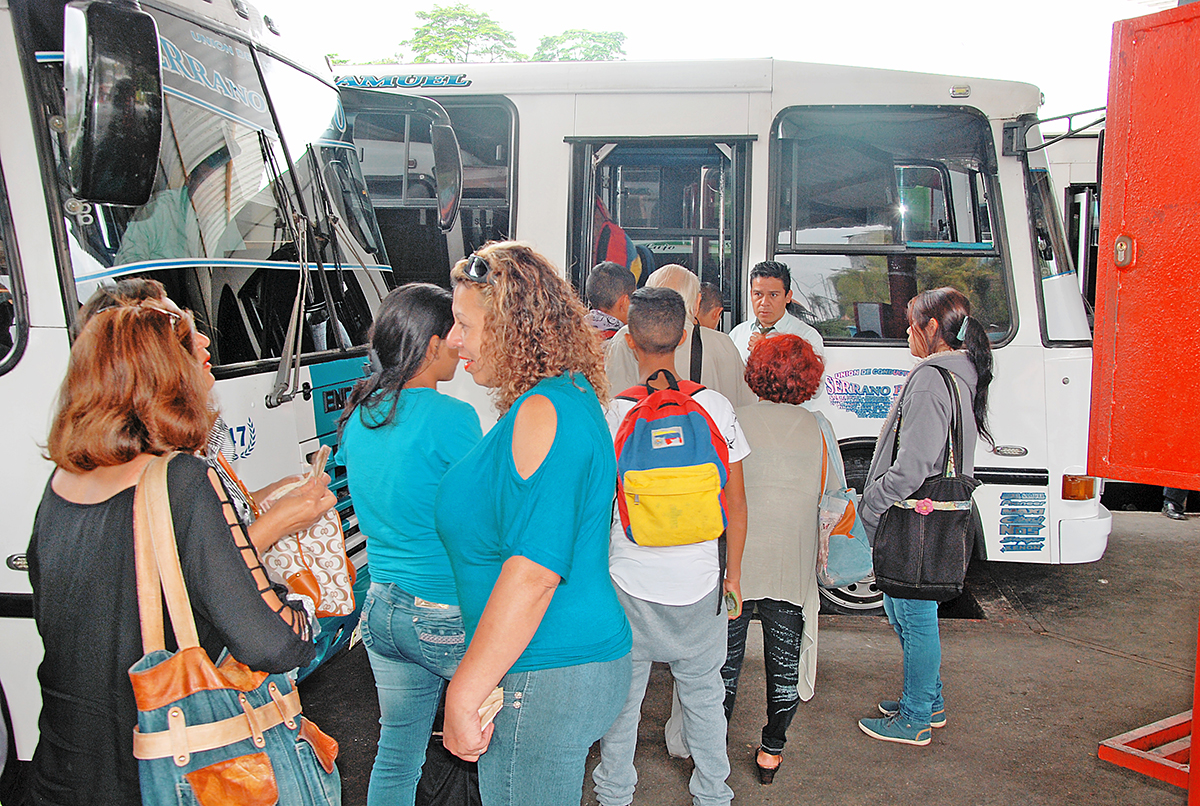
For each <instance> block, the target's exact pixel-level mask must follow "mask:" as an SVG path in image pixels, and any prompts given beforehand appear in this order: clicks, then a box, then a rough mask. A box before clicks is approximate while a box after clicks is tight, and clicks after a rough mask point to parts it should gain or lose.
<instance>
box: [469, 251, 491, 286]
mask: <svg viewBox="0 0 1200 806" xmlns="http://www.w3.org/2000/svg"><path fill="white" fill-rule="evenodd" d="M491 270H492V266H491V264H490V263H488V262H487V260H486V259H485V258H484V257H482V256H481V255H477V254H472V255H471V256H470V257H469V258H467V265H466V266H464V267H463V274H465V275H466V276H467V279H468V280H471V281H472V282H475V283H489V282H491V280H490V279H489V278H488V273H489V272H490V271H491Z"/></svg>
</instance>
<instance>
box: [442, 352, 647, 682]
mask: <svg viewBox="0 0 1200 806" xmlns="http://www.w3.org/2000/svg"><path fill="white" fill-rule="evenodd" d="M530 395H544V396H545V397H546V398H548V399H549V400H550V402H551V403H552V404H554V410H555V412H556V414H557V417H558V426H557V430H556V432H555V435H554V443H553V444H552V445H551V446H550V452H549V453H548V454H547V455H546V458H545V459H544V460H543V461H542V464H541V466H539V467H538V469H537V470H536V471H535V472H534V474H533V475H532V476H530V477H529V478H528V479H522V478H521V476H520V474H518V473H517V469H516V467H515V465H514V464H513V455H512V436H513V423H514V421H515V420H516V415H517V410H518V409H519V408H520V407H521V403H523V402H524V400H525V398H527V397H528V396H530ZM616 479H617V463H616V456H615V454H614V453H613V446H612V438H611V437H610V436H609V435H608V426H607V425H606V424H605V421H604V412H603V411H602V410H601V408H600V402H599V400H597V399H596V393H595V392H594V391H593V390H592V387H591V384H589V383H588V381H587V379H586V378H585V377H584V376H582V375H578V374H575V373H570V374H567V375H560V376H558V377H556V378H545V379H543V380H542V381H540V382H539V383H538V384H537V385H536V386H534V387H533V389H531V390H529V391H528V392H526V393H525V394H524V395H522V396H521V397H519V398H517V400H516V402H515V403H513V406H512V408H511V409H509V411H508V413H507V414H505V415H504V417H502V418H501V419H500V421H499V422H498V423H496V425H495V426H494V427H493V428H492V430H491V431H489V432H488V433H487V435H486V436H485V437H484V438H483V439H482V440H481V441H480V442H479V444H478V445H476V446H475V447H474V449H472V450H471V452H470V453H468V454H467V455H466V456H465V457H463V460H462V461H461V462H459V463H458V464H456V465H455V466H454V467H452V468H450V470H449V471H447V473H446V475H445V477H444V478H443V479H442V486H441V488H440V489H439V490H438V496H437V507H436V510H437V529H438V534H439V535H441V538H442V541H443V543H445V545H446V548H447V550H448V551H449V553H450V565H451V567H452V568H453V569H454V578H455V582H456V584H457V585H458V602H459V606H460V607H461V608H462V616H463V625H464V626H465V627H466V630H467V637H468V638H470V637H471V636H473V635H474V634H475V629H476V627H478V626H479V618H480V616H482V615H483V610H484V607H485V606H486V605H487V602H488V597H489V596H490V595H491V592H492V588H493V587H494V586H495V584H496V580H497V579H498V578H499V576H500V568H501V566H502V565H503V564H504V561H505V560H507V559H508V558H509V557H514V556H521V557H525V558H526V559H528V560H532V561H533V562H535V563H537V564H538V565H541V566H542V567H544V568H547V569H549V570H550V571H553V572H554V573H556V574H558V575H559V576H560V577H562V582H561V583H560V584H559V586H558V589H557V590H556V591H555V592H554V596H553V598H552V599H551V600H550V607H549V609H548V610H547V611H546V615H545V616H544V617H543V618H542V622H541V624H540V625H539V626H538V629H537V632H536V633H535V634H534V636H533V640H532V641H530V642H529V646H528V647H526V649H525V651H524V652H523V653H522V654H521V657H520V658H518V659H517V662H516V663H515V664H513V666H512V669H511V671H513V672H528V671H533V670H536V669H555V668H560V667H563V666H575V665H578V664H581V663H595V662H603V661H610V660H616V659H617V658H620V657H623V656H624V655H625V654H626V653H627V652H629V647H630V632H629V622H628V621H626V619H625V611H624V610H623V609H622V608H621V604H620V602H618V601H617V595H616V593H615V591H614V590H613V584H612V579H611V578H610V577H609V575H608V532H609V526H610V524H611V521H612V502H613V494H614V492H615V490H616Z"/></svg>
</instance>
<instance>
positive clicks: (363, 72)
mask: <svg viewBox="0 0 1200 806" xmlns="http://www.w3.org/2000/svg"><path fill="white" fill-rule="evenodd" d="M336 70H337V73H338V76H339V77H338V83H339V84H341V85H343V86H357V87H377V88H397V89H406V90H409V91H418V92H420V93H422V94H438V95H443V94H460V95H479V94H484V95H487V94H508V95H539V94H611V93H619V94H659V93H662V94H685V93H704V94H711V93H742V94H756V93H761V94H773V95H775V96H777V97H776V100H775V102H774V103H773V105H774V106H776V107H780V106H787V105H792V104H815V105H824V104H871V105H874V104H896V103H904V104H922V105H943V104H949V105H955V106H963V105H966V106H974V107H977V108H979V109H981V110H982V111H984V112H985V113H986V114H987V115H988V116H989V117H992V118H1008V117H1017V116H1019V115H1025V114H1036V112H1037V109H1038V106H1040V104H1041V92H1040V91H1039V90H1038V88H1037V87H1035V86H1033V85H1032V84H1025V83H1022V82H1016V81H1002V80H996V79H982V78H970V77H967V76H953V75H936V74H930V73H913V72H906V71H901V70H885V69H879V68H869V67H848V66H844V65H831V64H812V63H806V62H792V61H783V60H780V59H769V58H765V59H727V60H711V61H611V62H490V63H474V62H472V63H467V64H365V65H339V66H338V67H337V68H336Z"/></svg>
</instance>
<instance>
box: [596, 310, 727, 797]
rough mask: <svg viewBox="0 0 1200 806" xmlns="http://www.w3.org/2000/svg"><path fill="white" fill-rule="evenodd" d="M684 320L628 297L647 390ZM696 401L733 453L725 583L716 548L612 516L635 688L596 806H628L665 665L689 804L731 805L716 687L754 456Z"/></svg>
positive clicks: (705, 399) (621, 406)
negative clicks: (748, 466)
mask: <svg viewBox="0 0 1200 806" xmlns="http://www.w3.org/2000/svg"><path fill="white" fill-rule="evenodd" d="M685 312H686V309H685V306H684V303H683V299H682V298H681V297H680V296H679V294H678V293H676V292H675V291H673V290H670V289H665V288H643V289H641V290H639V291H637V292H635V293H634V294H633V298H632V301H631V304H630V308H629V324H628V327H629V330H628V334H629V335H628V336H618V337H617V338H625V339H627V340H628V342H629V343H630V346H631V347H632V348H633V350H634V355H635V357H636V358H637V364H638V369H639V377H640V379H641V381H642V382H643V383H645V382H646V381H647V379H648V378H650V377H651V376H653V375H657V373H658V370H662V369H665V370H667V371H669V372H671V373H672V374H674V372H675V359H674V354H675V348H676V346H677V345H678V344H679V343H680V342H681V341H682V340H683V339H684V338H685V332H684V327H683V325H684V319H685ZM659 377H660V378H661V376H659ZM652 383H654V382H652ZM655 388H658V384H657V383H655ZM692 399H693V400H695V401H696V403H698V404H699V405H700V406H701V407H702V408H703V409H704V410H705V412H706V413H707V414H708V416H709V417H710V418H711V419H712V421H713V423H714V424H715V425H716V427H717V430H718V431H720V433H721V436H722V437H724V439H725V442H726V444H727V445H728V447H729V471H728V479H727V482H726V484H725V488H724V499H725V510H726V515H727V517H728V523H727V526H726V549H727V551H726V554H727V557H726V564H725V577H724V579H722V578H721V564H720V559H719V555H718V541H716V540H707V541H705V542H702V543H691V544H685V545H675V546H641V545H638V544H636V543H634V542H633V541H632V540H630V538H628V537H627V536H626V535H625V530H624V528H623V527H622V524H621V519H620V517H619V515H618V514H617V512H616V508H614V517H613V525H612V533H611V537H610V540H609V573H610V574H611V575H612V578H613V582H614V584H615V587H616V591H617V598H618V599H620V601H621V605H622V606H623V607H624V608H625V614H626V616H628V617H629V626H630V628H631V629H632V631H633V649H632V655H633V678H632V680H631V683H630V690H629V698H628V700H626V702H625V707H624V709H623V710H622V711H621V714H620V716H618V717H617V720H616V722H614V723H613V726H612V727H611V728H610V729H609V731H608V733H607V734H605V736H604V738H603V739H601V740H600V764H599V765H598V766H597V767H596V769H595V770H594V771H593V772H592V779H593V780H594V781H595V783H596V798H597V800H598V801H599V803H600V804H601V806H627V804H629V803H631V802H632V801H633V795H634V787H635V785H636V783H637V772H636V770H635V769H634V765H633V757H634V750H635V748H636V746H637V734H638V722H639V721H640V718H641V709H642V699H643V698H644V697H645V695H646V684H647V682H648V681H649V679H650V666H651V664H652V663H654V662H660V663H667V664H669V665H670V667H671V674H672V676H673V677H674V678H675V684H676V691H677V693H678V696H679V699H680V701H681V702H682V704H683V709H682V710H683V722H684V728H685V730H686V733H687V736H688V737H689V738H688V742H687V744H688V749H689V750H690V752H691V755H692V760H693V761H694V762H695V769H693V771H692V777H691V782H690V783H689V786H688V788H689V790H690V791H691V794H692V799H693V802H694V803H697V804H704V806H727V805H728V804H729V803H730V801H731V799H732V798H733V791H732V790H731V789H730V788H729V785H728V784H726V783H725V779H726V778H728V776H729V756H728V753H727V752H726V748H725V732H726V724H725V711H724V698H725V686H724V683H723V681H722V680H721V667H722V666H723V665H724V663H725V654H726V642H727V635H728V621H727V614H726V611H725V609H724V607H722V606H721V604H719V602H721V600H722V595H723V593H725V592H731V593H733V594H735V595H736V597H737V599H738V601H740V599H741V585H740V581H741V570H742V550H743V549H744V547H745V544H746V488H745V485H744V482H743V480H742V459H744V458H745V457H746V456H748V455H749V454H750V448H749V446H748V445H747V444H746V437H745V435H744V434H743V433H742V429H741V426H739V425H738V422H737V415H736V414H735V413H734V409H733V406H731V405H730V403H729V401H728V400H727V399H726V398H725V397H723V396H722V395H720V394H719V393H717V392H715V391H713V390H712V389H708V388H705V389H702V390H700V391H698V392H696V393H695V394H693V395H692ZM634 405H635V404H634V401H632V400H628V399H623V398H619V397H618V398H614V399H613V401H612V404H611V406H610V407H609V411H608V414H607V419H608V424H609V428H610V430H611V431H612V433H613V435H614V436H615V435H616V432H617V430H618V429H619V428H620V426H621V422H622V420H623V419H624V417H625V415H626V414H627V413H628V412H629V411H630V410H631V409H632V408H633V406H634Z"/></svg>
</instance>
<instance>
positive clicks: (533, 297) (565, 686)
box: [434, 241, 632, 806]
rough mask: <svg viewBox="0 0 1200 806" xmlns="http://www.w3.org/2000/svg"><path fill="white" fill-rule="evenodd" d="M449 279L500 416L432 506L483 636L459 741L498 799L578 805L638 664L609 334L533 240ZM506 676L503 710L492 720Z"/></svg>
mask: <svg viewBox="0 0 1200 806" xmlns="http://www.w3.org/2000/svg"><path fill="white" fill-rule="evenodd" d="M451 279H452V280H453V282H454V303H453V306H452V307H453V311H454V327H453V328H452V329H451V330H450V335H449V336H448V337H447V342H448V344H449V345H450V346H451V347H453V348H457V349H458V352H459V357H460V358H462V359H463V360H465V361H466V365H465V367H464V368H465V369H466V370H467V372H469V373H470V374H471V376H472V377H473V378H474V379H475V382H476V383H477V384H479V385H481V386H485V387H488V388H489V389H490V390H491V391H492V393H493V395H494V399H495V401H496V404H497V407H498V408H499V409H500V412H501V417H500V420H499V422H497V423H496V425H494V426H493V427H492V429H491V430H490V431H489V432H488V433H487V434H485V435H484V437H483V439H482V440H481V441H480V442H479V443H478V444H477V445H476V446H475V447H474V448H473V449H472V450H471V451H470V452H469V453H468V454H467V455H466V456H464V457H463V459H462V460H461V461H460V462H458V464H456V465H454V466H452V467H451V468H450V469H449V470H448V471H447V472H446V475H445V476H444V477H443V478H442V483H441V486H440V488H439V489H438V495H437V501H436V504H435V506H434V514H435V518H436V522H437V530H438V536H439V537H440V538H441V539H442V542H443V543H444V544H445V545H446V550H447V553H448V554H449V556H450V567H451V570H452V571H453V572H454V577H455V583H456V586H457V589H458V603H459V607H460V608H461V610H462V619H463V626H464V627H465V628H466V632H467V637H468V639H469V642H470V643H469V645H468V646H467V652H466V654H465V655H464V656H463V659H462V662H461V663H460V664H459V666H458V671H456V672H455V674H454V677H453V679H451V681H450V685H449V687H448V688H447V689H446V720H445V733H444V737H445V745H446V747H447V748H448V749H449V750H450V751H451V752H453V753H455V754H456V755H458V756H460V757H462V758H465V759H468V760H475V759H478V761H479V789H480V795H481V797H482V800H483V804H484V806H501V804H517V805H518V806H560V805H561V804H564V803H578V802H579V799H580V796H581V795H582V792H583V773H584V764H585V762H586V760H587V754H588V749H589V748H590V747H591V746H592V744H593V743H594V742H595V741H596V740H598V739H599V738H600V737H602V736H603V735H604V734H605V733H606V732H607V731H608V729H609V727H610V726H611V725H612V723H613V721H614V720H615V719H616V718H617V715H618V714H619V713H620V711H621V708H622V707H623V706H624V704H625V699H626V697H627V696H628V694H629V685H630V673H631V668H632V667H631V663H630V657H629V648H630V630H629V622H628V621H627V620H626V618H625V611H624V610H623V609H622V608H621V604H620V602H619V601H617V595H616V592H615V591H614V590H613V584H612V580H611V578H610V577H609V574H608V538H609V527H610V524H611V519H612V497H613V490H614V489H615V488H616V479H617V466H616V465H617V462H616V456H615V454H614V453H613V447H612V440H611V438H610V437H609V432H608V425H607V423H606V422H605V419H604V411H603V410H602V408H601V401H602V400H604V399H606V398H607V396H608V382H607V380H606V378H605V375H604V362H603V358H602V357H601V353H600V342H599V341H598V340H597V339H596V338H595V336H594V335H593V334H594V331H593V330H592V327H591V325H589V324H588V321H587V311H586V309H585V308H584V307H583V304H582V303H581V302H580V301H579V297H578V296H576V294H575V291H574V290H573V289H572V288H571V286H570V284H568V283H567V282H566V280H564V279H563V278H562V276H561V275H560V274H559V273H558V271H557V270H556V269H555V268H554V266H552V265H551V264H550V262H549V261H547V260H546V258H544V257H543V256H542V255H540V254H538V253H537V252H535V251H533V249H531V248H530V247H528V246H526V245H525V244H521V243H516V242H512V241H506V242H503V243H491V244H488V245H487V246H485V247H483V248H482V249H480V250H479V251H477V252H476V253H475V254H473V255H471V256H470V257H469V258H467V259H466V260H462V261H459V263H458V264H457V265H456V266H455V267H454V269H453V271H452V273H451ZM498 684H499V685H501V686H502V687H503V689H504V698H503V707H502V708H501V709H500V712H499V713H498V714H496V717H495V721H494V722H493V723H492V724H491V725H486V726H485V725H482V724H481V719H480V713H479V709H480V706H481V705H483V703H484V700H485V699H486V698H487V697H488V696H489V695H490V694H491V693H492V692H493V690H494V688H495V687H496V686H497V685H498Z"/></svg>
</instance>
